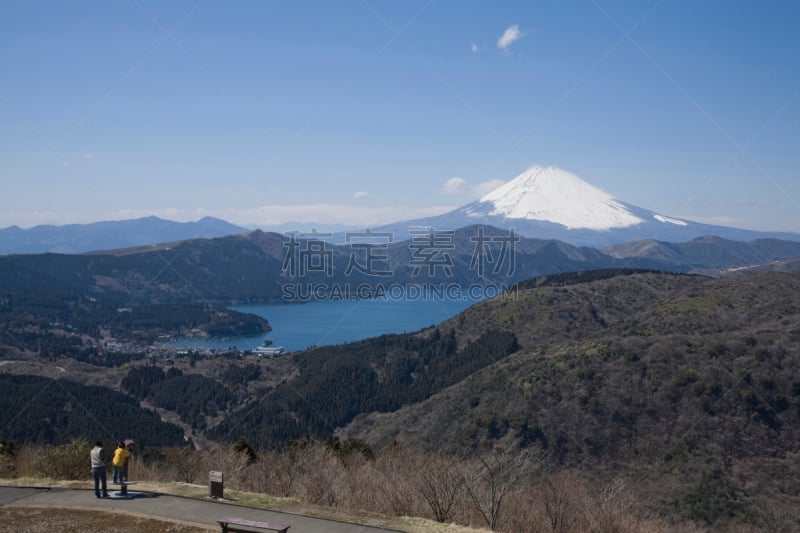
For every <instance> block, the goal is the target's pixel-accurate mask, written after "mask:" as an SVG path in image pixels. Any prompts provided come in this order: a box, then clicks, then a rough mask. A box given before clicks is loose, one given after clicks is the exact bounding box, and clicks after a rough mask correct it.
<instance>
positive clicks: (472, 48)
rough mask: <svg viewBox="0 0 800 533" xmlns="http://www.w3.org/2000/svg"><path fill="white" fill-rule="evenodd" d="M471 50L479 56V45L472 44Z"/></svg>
mask: <svg viewBox="0 0 800 533" xmlns="http://www.w3.org/2000/svg"><path fill="white" fill-rule="evenodd" d="M469 49H470V50H472V53H473V54H477V53H478V51H479V50H480V48H479V47H478V45H477V44H475V43H472V44H471V45H470V46H469Z"/></svg>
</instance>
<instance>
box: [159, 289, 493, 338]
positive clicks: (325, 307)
mask: <svg viewBox="0 0 800 533" xmlns="http://www.w3.org/2000/svg"><path fill="white" fill-rule="evenodd" d="M477 301H478V300H447V299H441V300H439V299H437V300H434V301H430V300H429V301H424V300H392V299H374V300H356V301H352V300H346V301H323V302H309V303H303V304H269V305H240V306H234V307H232V308H231V309H235V310H236V311H241V312H243V313H253V314H255V315H259V316H262V317H264V318H266V319H267V320H268V321H269V323H270V325H271V326H272V331H270V332H269V333H266V334H263V335H259V336H256V337H242V338H238V339H181V340H177V341H173V342H172V343H171V344H175V345H180V346H185V347H203V348H227V347H229V346H236V347H237V348H238V349H240V350H251V349H253V348H255V347H257V346H261V345H262V344H263V342H264V339H267V338H269V339H271V340H272V346H273V347H275V346H283V347H284V348H286V350H287V351H296V350H302V349H305V348H308V347H310V346H324V345H328V344H341V343H345V342H352V341H357V340H362V339H366V338H369V337H376V336H378V335H383V334H384V333H408V332H413V331H417V330H420V329H422V328H425V327H427V326H431V325H434V324H438V323H439V322H442V321H443V320H447V319H448V318H450V317H452V316H455V315H457V314H458V313H459V312H461V311H463V310H464V309H466V308H467V307H469V306H470V305H472V304H474V303H476V302H477Z"/></svg>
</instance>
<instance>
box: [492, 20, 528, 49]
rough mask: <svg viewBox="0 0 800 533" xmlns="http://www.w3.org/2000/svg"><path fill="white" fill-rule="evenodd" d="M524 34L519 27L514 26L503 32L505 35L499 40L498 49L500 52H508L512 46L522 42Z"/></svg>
mask: <svg viewBox="0 0 800 533" xmlns="http://www.w3.org/2000/svg"><path fill="white" fill-rule="evenodd" d="M523 35H524V34H523V33H522V32H521V31H519V26H518V25H516V24H513V25H511V26H509V27H508V28H506V31H504V32H503V35H501V36H500V38H499V39H497V48H499V49H500V50H508V47H509V46H511V45H512V44H513V43H514V42H516V41H518V40H520V39H521V38H522V36H523Z"/></svg>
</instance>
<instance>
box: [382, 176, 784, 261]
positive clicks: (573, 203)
mask: <svg viewBox="0 0 800 533" xmlns="http://www.w3.org/2000/svg"><path fill="white" fill-rule="evenodd" d="M471 224H486V225H489V226H494V227H496V228H501V229H512V228H513V229H514V230H515V231H516V232H517V233H519V234H520V235H523V236H525V237H531V238H537V239H557V240H560V241H564V242H567V243H569V244H573V245H576V246H608V245H613V244H620V243H626V242H630V241H639V240H658V241H666V242H683V241H690V240H692V239H696V238H698V237H703V236H706V235H714V236H717V237H721V238H724V239H730V240H734V241H751V240H755V239H764V238H776V239H783V240H790V241H800V233H789V232H761V231H754V230H746V229H739V228H730V227H725V226H715V225H709V224H701V223H698V222H692V221H689V220H682V219H679V218H677V217H673V216H667V215H663V214H660V213H656V212H654V211H650V210H648V209H644V208H641V207H637V206H634V205H632V204H628V203H626V202H623V201H620V200H617V199H616V198H614V197H613V196H611V195H610V194H608V193H607V192H605V191H602V190H600V189H598V188H597V187H594V186H592V185H590V184H589V183H587V182H585V181H583V180H581V179H580V178H579V177H578V176H575V175H574V174H572V173H570V172H567V171H565V170H562V169H560V168H556V167H546V168H543V167H531V168H529V169H528V170H526V171H525V172H523V173H522V174H520V175H519V176H517V177H516V178H514V179H513V180H511V181H509V182H507V183H505V184H504V185H502V186H500V187H499V188H497V189H495V190H493V191H491V192H489V193H488V194H485V195H484V196H482V197H481V198H480V199H478V200H476V201H474V202H471V203H469V204H467V205H464V206H462V207H459V208H457V209H454V210H453V211H450V212H448V213H445V214H442V215H437V216H433V217H426V218H420V219H414V220H406V221H402V222H396V223H392V224H387V225H384V226H381V227H379V228H376V230H379V231H391V232H392V233H394V235H395V236H396V238H398V239H402V238H406V237H407V236H408V234H409V228H413V227H431V228H435V229H443V230H444V229H456V228H461V227H464V226H468V225H471Z"/></svg>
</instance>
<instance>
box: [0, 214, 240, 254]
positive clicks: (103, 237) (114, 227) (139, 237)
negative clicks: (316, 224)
mask: <svg viewBox="0 0 800 533" xmlns="http://www.w3.org/2000/svg"><path fill="white" fill-rule="evenodd" d="M247 231H248V230H247V229H245V228H242V227H239V226H235V225H233V224H231V223H229V222H226V221H224V220H221V219H218V218H214V217H204V218H201V219H200V220H197V221H194V222H174V221H171V220H165V219H162V218H158V217H155V216H150V217H143V218H137V219H131V220H114V221H103V222H93V223H90V224H68V225H65V226H53V225H42V226H34V227H32V228H29V229H22V228H20V227H19V226H10V227H7V228H3V229H0V254H37V253H48V252H52V253H64V254H75V253H85V252H94V251H97V250H111V249H116V248H133V247H137V246H148V245H153V244H160V243H165V242H172V241H182V240H187V239H196V238H212V237H224V236H225V235H232V234H236V233H246V232H247Z"/></svg>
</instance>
